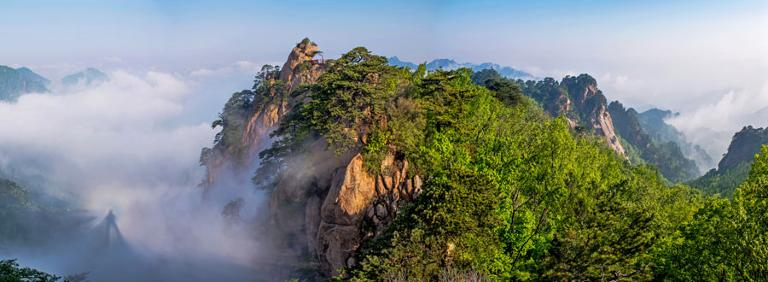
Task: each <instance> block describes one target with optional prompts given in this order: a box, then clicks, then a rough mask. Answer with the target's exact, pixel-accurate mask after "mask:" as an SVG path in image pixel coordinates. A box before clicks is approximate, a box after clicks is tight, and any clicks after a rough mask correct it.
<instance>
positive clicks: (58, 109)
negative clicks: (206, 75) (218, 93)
mask: <svg viewBox="0 0 768 282" xmlns="http://www.w3.org/2000/svg"><path fill="white" fill-rule="evenodd" d="M109 75H110V80H109V81H107V82H105V83H102V84H99V85H95V86H91V87H85V88H78V89H62V90H56V89H54V91H52V93H48V94H27V95H23V96H21V97H20V98H19V99H18V101H16V102H14V103H0V120H1V121H2V122H0V165H1V166H2V167H0V170H6V171H9V170H11V171H28V172H29V171H31V172H35V173H39V174H42V175H40V176H43V177H45V178H46V179H48V180H49V181H48V182H47V183H50V184H52V185H51V186H52V187H50V188H51V189H52V192H53V193H55V194H58V195H71V196H72V198H73V199H74V200H75V201H79V202H80V203H81V204H82V206H83V207H84V208H87V209H88V210H89V211H92V212H93V213H94V215H96V216H103V215H104V214H106V212H107V211H108V210H109V209H114V210H115V213H116V214H117V216H118V224H119V225H120V228H121V229H122V232H123V234H124V235H125V237H126V238H127V240H128V241H129V242H130V243H132V244H133V245H134V246H135V247H136V248H137V249H139V250H142V251H143V252H146V253H148V254H154V255H157V256H172V257H177V258H178V257H185V256H189V257H215V258H224V259H227V261H228V262H230V263H237V264H241V265H247V264H248V263H249V261H250V260H249V259H250V258H251V257H252V256H254V255H257V254H258V253H257V252H255V251H254V249H255V248H256V245H255V244H256V242H255V241H253V240H252V237H251V238H249V237H247V236H246V234H245V233H232V232H226V230H224V222H223V221H222V219H221V216H220V215H221V207H222V206H223V204H222V203H204V202H203V201H202V199H201V193H200V190H199V188H198V187H197V184H198V183H199V182H200V180H201V179H202V178H201V177H202V173H203V170H202V168H201V167H200V166H199V165H198V158H199V153H200V149H201V148H202V147H205V146H210V143H211V141H212V138H213V134H214V130H213V129H211V127H210V125H209V123H207V122H205V123H196V122H189V121H188V116H190V115H195V114H197V113H195V111H196V110H198V109H197V108H195V107H191V106H190V104H189V103H188V102H189V100H194V99H199V97H196V96H200V95H203V94H202V93H200V91H199V89H197V88H196V87H198V83H197V82H194V81H191V80H188V79H186V78H184V77H180V76H177V75H172V74H168V73H162V72H146V73H140V74H136V73H129V72H125V71H116V72H112V73H110V74H109ZM208 107H209V108H210V107H213V108H216V109H218V108H220V107H221V104H218V102H217V104H211V105H208ZM30 160H38V162H32V161H30ZM40 163H44V164H45V165H44V166H42V167H40V166H39V164H40ZM11 166H15V167H11ZM22 176H23V175H22ZM235 190H236V191H237V192H236V193H237V194H239V195H236V196H242V197H244V198H246V201H247V202H249V203H251V204H253V203H256V204H259V203H260V201H261V198H263V196H261V195H259V194H257V193H256V192H254V191H253V189H248V188H247V187H243V189H235ZM230 193H231V192H230Z"/></svg>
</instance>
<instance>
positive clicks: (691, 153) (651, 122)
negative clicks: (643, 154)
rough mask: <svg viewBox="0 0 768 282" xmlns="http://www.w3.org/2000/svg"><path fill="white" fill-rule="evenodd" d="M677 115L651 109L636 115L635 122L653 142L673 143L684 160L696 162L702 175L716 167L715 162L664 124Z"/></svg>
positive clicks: (667, 124) (680, 134)
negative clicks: (684, 157)
mask: <svg viewBox="0 0 768 282" xmlns="http://www.w3.org/2000/svg"><path fill="white" fill-rule="evenodd" d="M677 115H678V113H672V111H670V110H661V109H657V108H653V109H650V110H647V111H645V112H642V113H638V114H637V120H638V121H639V122H640V126H642V127H643V130H645V132H647V133H648V134H649V135H650V136H651V138H652V139H653V140H654V142H657V143H661V144H663V143H668V142H673V143H675V144H677V145H678V146H679V147H680V150H681V151H682V153H683V155H685V156H686V158H688V159H691V160H693V161H694V162H696V166H698V167H699V172H700V174H704V173H705V172H707V170H709V169H710V168H713V167H715V166H716V165H717V162H716V161H717V160H715V159H713V158H712V156H710V155H709V153H707V151H706V150H704V149H703V148H701V147H700V146H699V145H696V144H693V143H691V142H690V141H688V140H687V138H686V137H685V135H683V133H682V132H680V131H679V130H677V128H675V127H674V126H672V125H670V124H669V123H667V122H666V120H667V119H670V118H673V117H675V116H677Z"/></svg>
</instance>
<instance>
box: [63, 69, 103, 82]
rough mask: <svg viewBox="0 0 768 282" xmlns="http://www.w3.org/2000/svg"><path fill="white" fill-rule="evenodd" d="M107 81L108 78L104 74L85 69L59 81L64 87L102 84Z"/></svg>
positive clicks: (95, 70)
mask: <svg viewBox="0 0 768 282" xmlns="http://www.w3.org/2000/svg"><path fill="white" fill-rule="evenodd" d="M108 79H109V77H108V76H107V74H105V73H104V72H102V71H100V70H98V69H95V68H87V69H85V70H83V71H81V72H78V73H74V74H70V75H68V76H65V77H64V78H62V79H61V84H62V85H65V86H72V85H78V84H83V85H92V84H99V83H102V82H104V81H107V80H108Z"/></svg>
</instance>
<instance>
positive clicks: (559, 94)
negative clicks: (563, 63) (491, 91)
mask: <svg viewBox="0 0 768 282" xmlns="http://www.w3.org/2000/svg"><path fill="white" fill-rule="evenodd" d="M486 73H488V72H486ZM480 75H481V74H480ZM517 82H518V84H519V85H521V87H522V90H523V93H525V95H526V96H528V97H531V98H533V99H534V100H536V101H537V102H538V103H539V104H540V105H541V107H542V108H543V109H544V111H546V112H547V113H549V114H550V115H551V116H553V117H558V116H564V117H565V118H566V119H567V121H568V123H569V125H570V126H571V127H572V128H576V129H579V130H581V129H585V130H588V131H589V132H592V133H594V134H595V135H597V136H599V137H601V138H602V139H603V140H604V141H605V143H606V144H607V145H608V146H609V147H610V148H611V149H613V150H614V151H615V152H616V153H618V154H619V155H621V156H625V155H626V152H625V150H624V147H623V146H622V145H621V142H620V141H619V137H618V136H617V135H616V132H615V129H614V125H613V118H612V117H611V114H610V113H609V112H608V109H607V104H606V99H605V96H603V93H602V91H600V90H599V89H598V88H597V81H596V80H595V79H594V78H593V77H591V76H589V75H588V74H581V75H579V76H566V77H564V78H563V79H562V81H560V82H557V81H556V80H554V79H553V78H545V79H543V80H539V81H533V80H528V81H522V80H518V81H517Z"/></svg>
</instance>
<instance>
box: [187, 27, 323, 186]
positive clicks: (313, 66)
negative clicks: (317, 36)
mask: <svg viewBox="0 0 768 282" xmlns="http://www.w3.org/2000/svg"><path fill="white" fill-rule="evenodd" d="M318 53H319V48H318V47H317V45H316V44H315V43H314V42H312V41H310V40H309V39H304V40H302V41H301V42H299V43H298V44H296V46H295V47H294V48H293V49H292V50H291V53H290V54H289V55H288V59H287V60H286V62H285V64H284V65H283V67H282V68H281V69H278V70H277V71H275V72H274V73H273V72H271V71H270V70H271V69H270V70H265V71H264V76H265V77H264V78H263V80H262V81H261V84H263V85H265V86H266V87H262V88H259V89H254V91H250V90H244V91H243V92H241V93H247V94H249V95H250V96H252V97H251V98H249V99H251V100H252V101H250V104H249V105H248V107H247V109H245V113H244V114H243V115H242V117H240V118H238V119H242V120H236V121H234V122H230V123H227V122H223V126H224V128H223V129H222V133H224V132H225V131H235V135H237V136H240V138H238V139H239V140H230V142H229V143H225V142H218V143H217V144H216V145H215V146H214V147H213V148H211V149H208V148H206V149H203V154H202V156H201V163H202V165H204V166H205V167H206V179H205V180H204V181H203V183H202V184H201V186H203V188H204V189H205V190H208V189H210V188H211V187H213V186H216V185H217V183H218V182H219V177H220V176H221V175H222V174H224V173H225V172H229V173H232V174H233V175H228V177H231V178H243V179H250V176H249V175H250V174H252V173H253V167H254V166H255V165H258V153H259V152H260V151H261V150H263V149H266V148H267V147H268V146H269V144H270V138H269V133H270V132H272V131H273V130H274V128H275V127H276V126H277V125H278V124H279V123H280V120H281V118H282V117H283V116H285V115H286V114H287V113H288V112H289V111H290V107H291V103H290V99H289V95H290V93H291V92H292V91H293V90H294V89H296V88H297V87H298V86H300V85H302V84H307V83H313V82H314V81H315V80H317V78H318V77H320V75H321V74H322V73H323V71H324V70H325V67H326V64H325V62H324V61H322V60H315V59H314V58H313V57H314V56H315V55H316V54H318ZM266 68H267V66H265V69H266ZM236 94H237V93H236ZM225 111H226V109H225ZM224 114H226V113H224ZM233 143H234V144H233Z"/></svg>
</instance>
